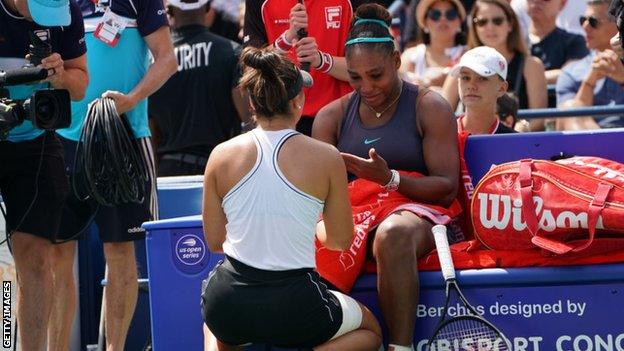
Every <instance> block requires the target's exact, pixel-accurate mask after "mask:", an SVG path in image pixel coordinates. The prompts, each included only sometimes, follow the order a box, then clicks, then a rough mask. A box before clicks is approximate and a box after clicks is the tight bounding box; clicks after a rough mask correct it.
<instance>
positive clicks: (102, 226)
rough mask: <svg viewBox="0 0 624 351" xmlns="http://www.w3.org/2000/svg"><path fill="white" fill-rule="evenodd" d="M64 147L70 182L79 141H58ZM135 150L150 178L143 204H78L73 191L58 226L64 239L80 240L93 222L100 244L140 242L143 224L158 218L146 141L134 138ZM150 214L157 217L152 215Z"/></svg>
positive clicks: (149, 150) (88, 202)
mask: <svg viewBox="0 0 624 351" xmlns="http://www.w3.org/2000/svg"><path fill="white" fill-rule="evenodd" d="M60 139H61V142H62V143H63V146H64V147H65V160H66V163H67V168H66V174H67V175H66V177H67V178H68V179H70V182H71V180H72V175H73V174H74V171H75V167H74V158H75V154H76V148H77V146H78V142H76V141H72V140H67V139H65V138H60ZM136 141H137V147H138V150H139V152H140V153H141V155H142V156H143V157H144V159H145V160H146V165H147V167H148V171H149V174H150V177H149V179H148V181H147V182H146V184H145V189H146V190H145V194H146V198H145V200H144V201H143V202H142V203H125V204H120V205H116V206H103V205H98V204H97V203H96V202H95V201H94V200H91V199H89V200H86V201H81V200H80V199H78V197H77V196H76V194H75V192H74V189H73V187H72V191H71V192H70V195H69V196H68V199H67V202H66V204H65V207H64V208H63V216H62V220H61V225H60V231H61V233H63V237H64V238H71V239H79V238H80V234H82V232H84V229H86V228H87V227H88V225H89V223H90V222H91V221H92V220H95V223H96V224H97V227H98V232H99V234H100V239H101V240H102V242H105V243H107V242H125V241H135V240H142V239H144V238H145V230H144V229H143V228H141V224H143V222H147V221H150V220H152V219H154V218H157V217H158V216H157V214H158V206H157V203H158V202H157V201H158V200H157V197H156V176H155V168H154V157H153V153H152V151H151V150H152V149H151V142H150V140H149V138H141V139H137V140H136ZM152 213H155V214H156V215H155V216H153V215H152Z"/></svg>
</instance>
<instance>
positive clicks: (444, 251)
mask: <svg viewBox="0 0 624 351" xmlns="http://www.w3.org/2000/svg"><path fill="white" fill-rule="evenodd" d="M431 231H432V232H433V238H434V239H435V244H436V249H437V250H438V259H439V260H440V268H441V269H442V275H443V276H444V280H449V279H455V266H454V265H453V257H451V249H450V248H449V243H448V238H447V237H446V226H444V225H441V224H438V225H435V226H433V228H431Z"/></svg>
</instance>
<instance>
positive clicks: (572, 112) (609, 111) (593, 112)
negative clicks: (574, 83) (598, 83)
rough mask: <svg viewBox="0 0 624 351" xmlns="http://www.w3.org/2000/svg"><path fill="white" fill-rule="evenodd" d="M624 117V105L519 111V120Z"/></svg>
mask: <svg viewBox="0 0 624 351" xmlns="http://www.w3.org/2000/svg"><path fill="white" fill-rule="evenodd" d="M612 115H624V105H603V106H590V107H575V108H569V109H559V108H537V109H526V110H519V111H518V118H523V119H533V118H561V117H581V116H593V117H596V116H612Z"/></svg>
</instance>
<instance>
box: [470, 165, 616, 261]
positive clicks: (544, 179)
mask: <svg viewBox="0 0 624 351" xmlns="http://www.w3.org/2000/svg"><path fill="white" fill-rule="evenodd" d="M471 205H472V206H471V207H472V222H473V227H474V234H475V236H476V238H478V239H479V240H480V241H481V242H482V243H483V244H485V246H487V247H488V248H491V249H497V250H522V249H529V248H534V247H535V246H537V247H540V248H542V249H545V250H547V251H550V252H553V253H556V254H565V253H569V252H578V251H581V250H584V249H586V248H588V247H589V246H590V245H591V244H592V242H593V241H594V239H595V237H596V233H597V232H599V233H600V236H601V237H602V236H607V237H620V238H622V239H623V242H624V235H623V234H624V165H622V164H621V163H617V162H614V161H610V160H606V159H602V158H598V157H572V158H568V159H563V160H559V161H545V160H530V159H529V160H521V161H516V162H509V163H505V164H501V165H498V166H495V167H493V168H492V169H491V170H490V171H489V172H488V173H487V174H486V175H485V176H484V177H483V178H482V179H481V181H480V182H479V183H478V184H477V187H476V189H475V192H474V195H473V198H472V204H471Z"/></svg>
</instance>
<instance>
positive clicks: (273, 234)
mask: <svg viewBox="0 0 624 351" xmlns="http://www.w3.org/2000/svg"><path fill="white" fill-rule="evenodd" d="M297 134H298V133H297V132H295V131H293V130H290V129H288V130H280V131H264V130H260V129H254V130H253V131H252V132H251V135H252V137H253V139H254V142H255V143H256V150H257V153H258V155H257V158H256V163H255V164H254V166H253V168H252V169H251V170H250V171H249V173H247V174H246V175H245V176H244V177H243V178H242V179H241V180H240V181H239V182H238V183H237V184H236V185H235V186H234V187H232V189H230V191H228V193H227V194H226V195H225V197H224V198H223V202H222V206H223V211H224V212H225V215H226V217H227V221H228V223H227V224H226V226H225V228H226V231H227V233H226V237H225V243H224V244H223V251H224V252H225V254H226V255H228V256H230V257H233V258H235V259H236V260H238V261H241V262H243V263H244V264H246V265H249V266H252V267H254V268H258V269H264V270H287V269H298V268H314V267H316V264H315V258H314V255H315V247H314V235H315V229H316V222H317V221H318V220H319V216H320V214H321V211H322V209H323V205H324V202H323V201H321V200H319V199H317V198H315V197H313V196H311V195H308V194H306V193H304V192H303V191H301V190H299V189H297V187H295V186H294V185H293V184H292V183H291V182H289V181H288V179H286V177H285V176H284V174H283V173H282V171H281V170H280V168H279V165H278V163H277V156H278V154H279V151H280V148H281V147H282V145H283V144H284V142H285V141H286V140H287V139H288V138H290V137H291V136H293V135H297Z"/></svg>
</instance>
